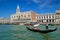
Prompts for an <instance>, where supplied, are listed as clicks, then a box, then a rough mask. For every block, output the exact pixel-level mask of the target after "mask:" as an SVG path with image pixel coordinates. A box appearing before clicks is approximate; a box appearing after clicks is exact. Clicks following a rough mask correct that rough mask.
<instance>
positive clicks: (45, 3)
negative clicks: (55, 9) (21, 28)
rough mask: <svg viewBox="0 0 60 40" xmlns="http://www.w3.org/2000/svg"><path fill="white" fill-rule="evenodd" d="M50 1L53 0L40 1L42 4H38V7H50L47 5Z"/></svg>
mask: <svg viewBox="0 0 60 40" xmlns="http://www.w3.org/2000/svg"><path fill="white" fill-rule="evenodd" d="M51 2H53V0H45V2H44V3H42V4H40V5H39V9H42V8H44V7H45V6H47V7H52V6H50V5H49V4H50V3H51Z"/></svg>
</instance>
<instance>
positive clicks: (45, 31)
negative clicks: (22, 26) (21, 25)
mask: <svg viewBox="0 0 60 40" xmlns="http://www.w3.org/2000/svg"><path fill="white" fill-rule="evenodd" d="M26 28H27V29H28V30H30V31H34V32H40V33H49V32H53V31H56V30H57V28H55V29H49V30H35V29H31V28H29V27H26Z"/></svg>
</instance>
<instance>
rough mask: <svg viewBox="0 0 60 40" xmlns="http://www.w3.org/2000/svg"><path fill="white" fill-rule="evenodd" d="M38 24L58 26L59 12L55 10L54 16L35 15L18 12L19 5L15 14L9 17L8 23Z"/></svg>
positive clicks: (59, 21) (30, 12) (31, 12)
mask: <svg viewBox="0 0 60 40" xmlns="http://www.w3.org/2000/svg"><path fill="white" fill-rule="evenodd" d="M30 22H39V23H40V24H47V23H48V24H60V10H56V13H55V14H53V13H52V14H51V13H48V14H37V13H35V12H33V11H26V12H20V8H19V5H18V6H17V9H16V13H15V14H12V15H11V17H10V23H18V24H19V23H20V24H25V23H30Z"/></svg>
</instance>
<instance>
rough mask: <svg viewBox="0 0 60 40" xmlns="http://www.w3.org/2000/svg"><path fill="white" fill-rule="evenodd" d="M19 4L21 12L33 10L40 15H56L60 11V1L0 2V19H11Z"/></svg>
mask: <svg viewBox="0 0 60 40" xmlns="http://www.w3.org/2000/svg"><path fill="white" fill-rule="evenodd" d="M18 4H19V6H20V11H21V12H25V11H29V10H32V11H34V12H36V13H39V14H45V13H55V11H56V10H57V9H60V0H0V18H1V17H5V18H9V17H10V15H11V14H14V13H15V12H16V7H17V5H18Z"/></svg>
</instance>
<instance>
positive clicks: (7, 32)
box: [0, 25, 60, 40]
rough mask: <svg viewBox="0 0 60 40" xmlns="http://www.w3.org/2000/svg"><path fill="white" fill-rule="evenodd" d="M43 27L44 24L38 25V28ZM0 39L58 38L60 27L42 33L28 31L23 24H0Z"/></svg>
mask: <svg viewBox="0 0 60 40" xmlns="http://www.w3.org/2000/svg"><path fill="white" fill-rule="evenodd" d="M49 27H52V26H49ZM54 27H56V26H54ZM44 28H45V26H43V25H41V26H40V29H44ZM0 40H60V27H59V26H58V30H57V31H55V32H51V33H47V34H46V33H45V34H44V33H38V32H32V31H29V30H27V29H26V27H25V26H20V25H0Z"/></svg>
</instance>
